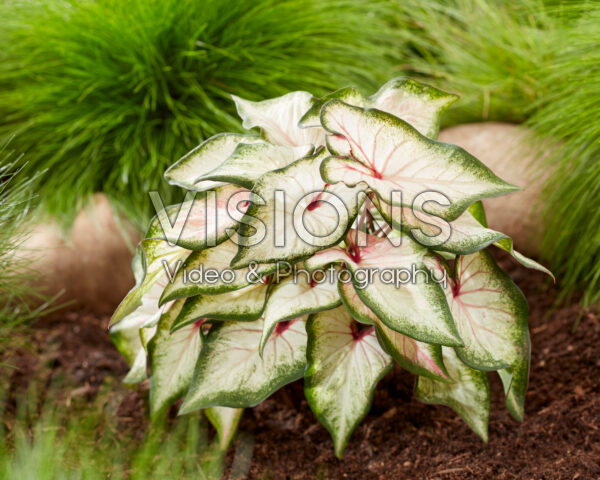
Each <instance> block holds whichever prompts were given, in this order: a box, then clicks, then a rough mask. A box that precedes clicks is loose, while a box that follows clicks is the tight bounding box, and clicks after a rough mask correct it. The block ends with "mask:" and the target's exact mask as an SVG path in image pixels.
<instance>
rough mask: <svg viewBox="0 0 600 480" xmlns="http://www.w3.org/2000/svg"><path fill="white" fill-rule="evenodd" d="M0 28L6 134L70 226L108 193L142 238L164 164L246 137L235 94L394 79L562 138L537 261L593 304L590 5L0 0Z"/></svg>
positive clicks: (598, 173) (370, 85)
mask: <svg viewBox="0 0 600 480" xmlns="http://www.w3.org/2000/svg"><path fill="white" fill-rule="evenodd" d="M0 16H1V18H2V19H3V22H2V28H1V29H0V45H1V48H0V136H1V137H3V138H6V137H8V136H13V135H14V136H16V137H15V139H14V140H13V142H12V144H11V145H12V148H13V149H14V150H15V151H16V152H18V153H19V154H24V156H23V158H24V159H26V163H22V164H18V165H17V167H18V168H21V169H22V174H23V175H24V176H29V177H32V176H34V175H35V176H36V178H35V182H34V183H35V186H36V191H37V193H38V197H39V201H40V208H38V209H37V211H38V212H39V213H40V214H43V215H53V216H55V217H57V218H58V219H59V221H60V222H61V223H63V224H64V225H65V226H68V225H69V223H70V222H71V221H72V219H73V217H74V214H75V213H76V212H77V211H78V210H80V209H81V208H82V206H83V205H84V204H85V202H86V201H87V199H88V198H89V196H90V194H92V193H93V192H97V191H103V192H105V193H106V194H107V195H108V197H109V198H110V199H111V201H112V202H113V203H114V204H115V206H117V207H118V208H120V209H121V210H123V211H124V212H125V213H126V214H127V215H128V217H129V218H130V219H131V220H132V221H134V223H135V224H136V225H138V226H139V228H140V229H143V227H144V226H145V222H146V221H147V219H148V217H149V215H150V202H149V201H148V197H147V191H148V190H159V191H160V192H161V193H162V194H163V195H164V198H165V201H167V202H169V201H171V202H172V201H175V200H178V199H179V197H178V195H180V193H179V192H177V191H174V190H172V189H170V188H169V187H168V186H166V185H165V182H164V181H163V179H162V174H163V172H164V169H165V167H166V166H168V165H170V164H171V163H172V162H173V161H175V160H176V159H177V158H178V157H180V156H181V155H182V154H183V153H185V152H186V151H188V150H189V149H190V148H192V147H194V146H196V145H197V144H198V143H200V142H201V141H202V140H203V139H205V138H207V137H208V136H210V135H212V134H214V133H216V132H220V131H232V130H234V131H235V130H239V129H240V124H239V120H238V119H237V116H236V115H235V110H234V107H233V104H232V102H231V101H230V95H231V94H236V95H240V96H242V97H245V98H250V99H261V98H267V97H272V96H276V95H280V94H283V93H285V92H288V91H291V90H298V89H303V90H309V91H311V92H313V93H314V94H315V95H321V94H323V93H325V92H327V91H329V90H332V89H336V88H339V87H341V86H344V85H347V84H354V85H358V86H359V87H362V88H364V89H366V90H367V91H373V90H374V89H375V88H376V87H377V86H378V85H380V84H381V83H383V82H384V81H385V80H387V79H389V78H392V77H394V76H398V75H402V74H406V75H410V76H413V77H417V78H420V79H424V80H426V81H428V82H430V83H433V84H435V85H437V86H440V87H442V88H446V89H448V90H451V91H455V92H457V93H460V94H461V96H462V100H461V101H460V102H457V104H455V106H454V107H453V108H452V109H451V110H450V112H449V113H448V116H447V118H446V120H445V121H446V124H447V125H453V124H459V123H464V122H473V121H485V120H498V121H507V122H515V123H524V124H527V125H528V126H530V127H532V129H533V131H534V132H536V133H537V134H538V135H540V136H541V137H543V138H545V139H548V138H549V139H551V141H553V142H556V145H557V149H556V150H555V152H554V154H553V155H552V156H551V157H550V158H549V159H547V160H546V161H547V162H552V163H553V164H554V166H555V168H556V173H555V174H554V175H553V176H552V178H551V179H550V181H549V183H548V185H547V190H546V194H545V196H544V197H543V198H542V199H541V200H540V201H541V203H542V205H543V206H544V209H545V212H546V215H545V218H544V219H542V220H543V221H544V222H546V224H547V228H546V230H547V234H546V237H545V238H541V239H540V244H541V246H542V256H543V259H542V260H544V261H546V262H548V263H549V264H550V266H551V267H552V269H553V271H554V273H555V274H556V275H557V277H558V278H560V281H561V286H562V287H563V292H564V293H565V295H566V296H570V295H571V294H573V293H574V292H576V291H578V290H584V291H585V297H584V304H585V305H587V306H589V305H592V304H593V303H594V302H597V301H598V299H599V298H600V229H599V228H598V227H597V226H598V224H599V220H600V180H599V179H600V142H599V141H598V138H599V135H598V134H599V133H600V132H599V131H598V130H599V129H600V126H599V122H598V120H597V119H598V118H599V117H600V95H599V93H598V92H600V85H599V84H600V75H598V68H599V65H600V22H599V20H600V18H599V17H600V3H599V2H596V1H581V0H574V1H568V2H567V1H560V0H547V1H543V0H516V1H514V2H506V1H500V0H450V1H443V2H442V1H435V0H402V1H400V0H374V1H371V2H362V1H359V0H256V1H253V2H247V1H243V0H228V1H222V0H203V1H199V0H160V1H159V0H95V1H92V0H36V1H33V0H5V1H4V2H2V4H1V5H0ZM546 165H547V164H546ZM541 168H546V166H542V167H541Z"/></svg>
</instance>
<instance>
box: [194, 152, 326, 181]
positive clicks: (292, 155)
mask: <svg viewBox="0 0 600 480" xmlns="http://www.w3.org/2000/svg"><path fill="white" fill-rule="evenodd" d="M313 149H314V148H313V146H312V145H309V146H308V147H307V146H306V145H303V146H298V147H288V146H285V145H274V144H272V143H269V142H262V143H254V144H247V143H240V144H238V146H237V147H236V149H235V150H234V152H233V153H232V154H231V155H230V156H229V158H227V160H225V161H224V162H223V163H222V164H221V165H219V166H218V167H216V168H215V169H214V170H211V171H210V172H207V173H206V174H204V175H202V176H201V177H199V178H198V180H197V181H198V182H200V181H208V180H211V181H221V182H229V183H233V184H235V185H240V186H242V187H245V188H250V189H251V188H252V187H253V186H254V184H255V183H256V181H257V180H258V179H259V178H260V177H261V176H263V175H264V174H265V173H267V172H270V171H272V170H277V169H279V168H283V167H285V166H287V165H289V164H290V163H292V162H294V161H295V160H298V159H299V158H302V157H304V156H306V155H310V154H311V153H312V151H313Z"/></svg>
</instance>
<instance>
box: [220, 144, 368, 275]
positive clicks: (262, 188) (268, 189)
mask: <svg viewBox="0 0 600 480" xmlns="http://www.w3.org/2000/svg"><path fill="white" fill-rule="evenodd" d="M326 156H327V153H326V152H325V151H324V149H320V150H318V151H317V153H316V154H315V155H312V156H309V157H305V158H302V159H300V160H297V161H295V162H294V163H292V164H291V165H289V166H287V167H285V168H282V169H280V170H275V171H273V172H269V173H267V174H266V175H264V176H263V177H261V179H260V180H259V181H258V182H257V183H256V185H255V186H254V189H253V194H255V195H256V196H257V197H259V198H260V199H262V201H253V202H252V204H251V205H250V207H249V208H248V211H247V213H246V216H245V217H244V218H243V219H242V225H241V226H240V229H239V236H240V248H239V252H238V253H237V255H236V256H235V258H234V259H233V261H232V263H231V266H232V267H233V268H241V267H246V266H248V265H249V264H250V263H251V262H258V263H272V262H276V261H280V260H285V261H287V262H290V263H294V262H296V261H298V260H301V259H303V258H306V257H308V256H310V255H311V254H312V253H314V252H316V251H318V250H323V249H324V248H327V247H329V246H331V245H335V244H336V243H338V242H339V241H340V239H341V238H342V237H343V236H344V235H345V233H346V231H347V230H348V228H349V227H350V225H351V224H352V221H353V220H354V217H355V216H356V214H357V213H358V209H359V207H360V205H361V203H362V201H364V196H363V195H361V192H362V191H363V188H362V187H356V188H348V187H346V186H345V185H343V184H342V185H334V186H327V185H326V184H325V182H324V181H323V180H322V179H321V176H320V174H319V168H320V165H321V162H322V161H323V159H324V158H325V157H326ZM265 225H267V226H268V227H267V228H265ZM260 231H263V232H264V233H265V235H264V237H263V238H256V233H257V232H260Z"/></svg>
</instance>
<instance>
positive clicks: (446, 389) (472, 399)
mask: <svg viewBox="0 0 600 480" xmlns="http://www.w3.org/2000/svg"><path fill="white" fill-rule="evenodd" d="M442 353H443V356H444V365H446V368H447V369H448V373H449V374H450V378H452V379H453V380H454V383H446V382H440V381H438V380H433V379H431V378H427V377H419V379H418V380H417V386H416V388H415V397H416V398H417V399H419V400H421V401H422V402H425V403H434V404H441V405H447V406H448V407H450V408H452V409H453V410H454V411H455V412H456V413H458V414H459V415H460V416H461V417H462V418H463V419H464V421H465V422H467V424H468V425H469V427H471V429H472V430H473V431H474V432H475V433H476V434H477V435H479V436H480V437H481V438H482V439H483V441H484V442H487V440H488V420H489V415H490V385H489V382H488V379H487V376H486V374H485V372H481V371H479V370H474V369H472V368H471V367H468V366H467V365H465V364H464V363H462V362H461V360H460V359H459V358H458V357H457V356H456V353H454V351H453V350H452V349H451V348H448V347H442Z"/></svg>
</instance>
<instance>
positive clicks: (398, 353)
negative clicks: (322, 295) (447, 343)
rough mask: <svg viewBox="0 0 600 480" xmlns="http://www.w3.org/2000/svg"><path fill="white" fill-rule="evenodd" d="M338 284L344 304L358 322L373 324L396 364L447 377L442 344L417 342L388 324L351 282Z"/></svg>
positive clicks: (439, 376) (417, 372)
mask: <svg viewBox="0 0 600 480" xmlns="http://www.w3.org/2000/svg"><path fill="white" fill-rule="evenodd" d="M338 287H339V292H340V297H341V298H342V301H343V303H344V306H345V307H346V308H347V309H348V311H349V312H350V314H351V315H352V317H354V319H355V320H357V321H359V322H362V323H372V324H374V325H375V331H376V333H377V338H378V339H379V343H380V344H381V346H382V347H383V348H384V350H385V351H386V352H387V353H389V354H390V355H391V356H392V358H393V359H394V360H396V362H398V364H399V365H400V366H402V367H403V368H405V369H406V370H408V371H409V372H412V373H415V374H417V375H423V376H430V377H432V378H436V379H438V380H448V372H446V367H444V362H443V361H442V348H441V347H440V346H439V345H433V344H430V343H425V342H419V341H417V340H414V339H412V338H410V337H408V336H406V335H403V334H401V333H399V332H396V331H395V330H392V329H391V328H388V327H387V326H386V325H385V324H384V323H383V322H382V321H381V320H379V318H378V317H377V315H375V313H374V312H373V311H372V310H371V309H370V308H369V307H367V306H366V305H365V304H364V303H363V301H362V300H361V299H360V297H359V296H358V294H357V293H356V289H355V288H354V285H352V283H350V282H346V283H344V282H342V281H340V282H339V284H338Z"/></svg>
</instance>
